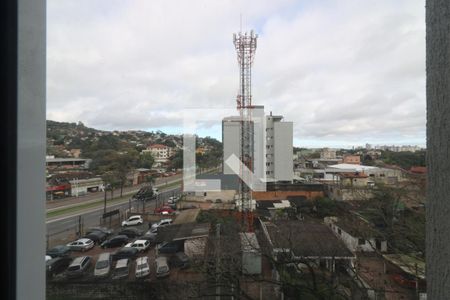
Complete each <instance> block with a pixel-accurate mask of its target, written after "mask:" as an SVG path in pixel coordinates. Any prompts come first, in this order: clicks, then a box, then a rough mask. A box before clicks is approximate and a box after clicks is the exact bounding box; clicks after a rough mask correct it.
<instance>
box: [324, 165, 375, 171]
mask: <svg viewBox="0 0 450 300" xmlns="http://www.w3.org/2000/svg"><path fill="white" fill-rule="evenodd" d="M328 168H330V169H341V170H349V171H355V172H356V171H357V172H363V171H364V170H375V169H378V167H372V166H364V165H354V164H336V165H330V166H328Z"/></svg>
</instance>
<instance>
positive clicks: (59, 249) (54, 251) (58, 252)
mask: <svg viewBox="0 0 450 300" xmlns="http://www.w3.org/2000/svg"><path fill="white" fill-rule="evenodd" d="M71 253H72V250H71V249H70V247H68V246H66V245H58V246H55V247H53V248H51V249H49V250H47V252H46V254H47V255H49V256H51V257H52V258H55V257H60V256H68V255H70V254H71Z"/></svg>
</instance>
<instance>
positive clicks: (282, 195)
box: [252, 191, 324, 200]
mask: <svg viewBox="0 0 450 300" xmlns="http://www.w3.org/2000/svg"><path fill="white" fill-rule="evenodd" d="M288 196H304V197H306V199H308V200H314V199H315V198H316V197H323V196H324V192H323V191H267V192H253V193H252V197H253V199H255V200H286V199H287V197H288Z"/></svg>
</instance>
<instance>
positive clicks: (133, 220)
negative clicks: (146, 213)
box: [122, 215, 144, 227]
mask: <svg viewBox="0 0 450 300" xmlns="http://www.w3.org/2000/svg"><path fill="white" fill-rule="evenodd" d="M143 223H144V220H143V219H142V217H141V216H139V215H136V216H131V217H129V218H128V219H127V220H125V221H123V222H122V226H123V227H126V226H134V225H141V224H143Z"/></svg>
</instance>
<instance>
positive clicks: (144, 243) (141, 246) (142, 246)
mask: <svg viewBox="0 0 450 300" xmlns="http://www.w3.org/2000/svg"><path fill="white" fill-rule="evenodd" d="M130 247H131V248H136V249H138V251H139V252H145V251H147V250H148V248H149V247H150V241H148V240H141V239H139V240H136V241H134V242H133V243H131V245H130Z"/></svg>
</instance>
